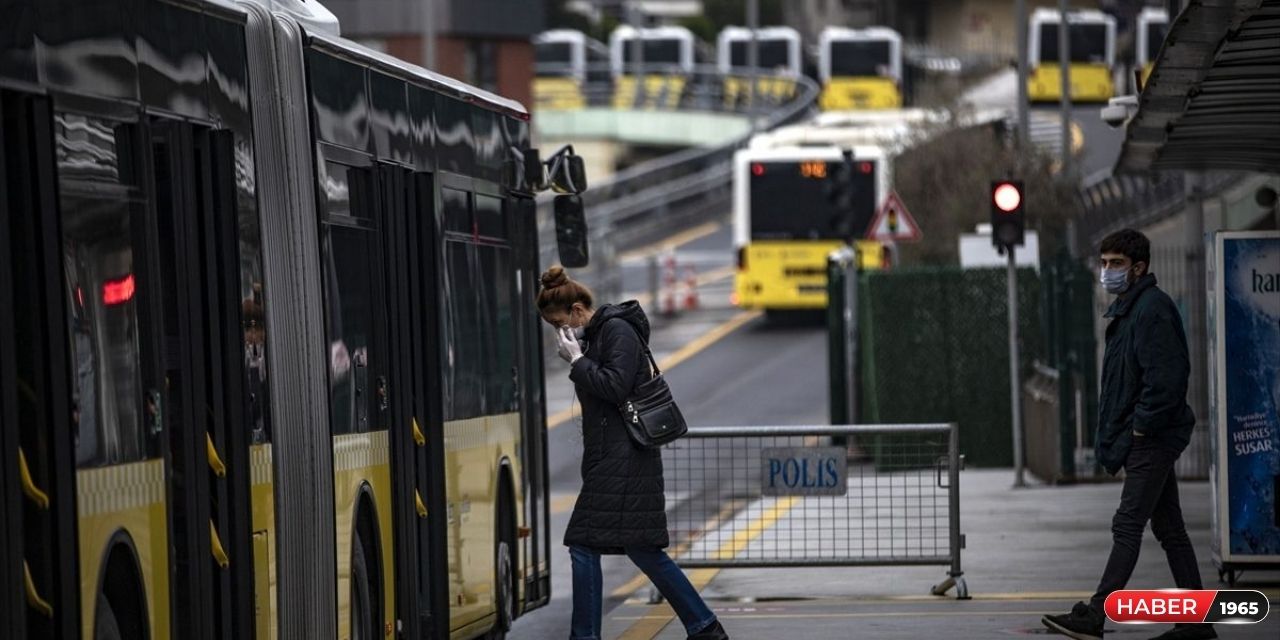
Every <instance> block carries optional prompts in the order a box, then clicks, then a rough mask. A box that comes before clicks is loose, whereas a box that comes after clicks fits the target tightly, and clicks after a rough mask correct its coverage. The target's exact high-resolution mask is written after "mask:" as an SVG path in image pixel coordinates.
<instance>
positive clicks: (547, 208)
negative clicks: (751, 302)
mask: <svg viewBox="0 0 1280 640" xmlns="http://www.w3.org/2000/svg"><path fill="white" fill-rule="evenodd" d="M659 73H661V74H662V77H667V78H669V77H675V76H677V75H678V74H674V73H672V72H671V71H670V70H659V69H657V68H655V72H654V74H653V76H654V77H656V76H658V75H659ZM647 77H648V74H647ZM683 77H684V78H685V83H684V86H685V91H686V92H687V93H689V94H690V95H691V96H693V97H691V98H689V99H688V100H684V99H682V100H681V101H678V102H677V103H675V105H674V108H677V109H681V108H689V109H703V110H706V109H715V110H723V111H732V112H741V113H752V114H754V115H752V116H751V117H753V118H754V119H755V120H756V122H757V130H759V131H767V130H770V129H773V128H776V127H778V126H781V125H784V124H789V123H791V122H794V121H796V120H798V119H799V118H801V117H803V116H805V115H806V114H807V113H808V111H809V109H810V107H811V106H812V105H813V103H814V102H815V101H816V100H817V97H818V92H819V88H818V85H817V84H816V83H814V82H813V81H812V80H809V79H808V78H804V77H799V78H790V77H787V78H783V77H782V76H765V75H760V76H757V77H756V79H757V81H759V82H760V83H761V84H767V83H770V82H777V81H779V80H780V79H785V80H787V81H789V82H792V83H794V87H795V91H794V92H793V93H791V94H790V97H789V98H788V99H787V100H786V101H782V102H771V101H769V100H764V99H761V100H758V101H757V102H756V103H754V104H755V107H752V103H750V101H740V100H734V101H726V100H725V99H723V97H724V94H725V92H728V91H731V90H730V89H729V88H727V87H729V86H730V84H731V83H732V82H733V81H735V80H736V81H739V82H741V83H745V84H746V86H749V81H750V77H749V76H736V75H730V76H726V75H724V74H721V73H720V72H719V70H716V69H714V68H712V67H698V68H696V69H695V70H694V71H693V72H692V73H690V74H685V75H684V76H683ZM608 82H610V83H612V82H615V81H614V80H612V79H610V80H609V81H608ZM586 84H587V85H590V83H589V82H588V83H586ZM638 84H640V85H641V86H647V84H646V83H645V82H641V83H638ZM717 86H718V87H719V89H715V87H717ZM715 91H719V92H720V93H719V94H716V93H714V92H715ZM588 93H590V92H588ZM717 95H719V96H720V98H719V99H717V97H716V96H717ZM758 95H761V94H758ZM708 96H710V97H708ZM755 109H764V111H758V112H757V111H755ZM750 139H751V135H750V134H746V135H742V136H739V137H737V138H735V139H733V140H730V141H728V142H726V143H724V144H721V145H718V146H714V147H702V148H689V149H685V150H683V151H679V152H676V153H672V154H670V155H666V156H662V157H660V158H656V159H654V160H650V161H648V162H643V163H640V164H636V165H634V166H631V167H628V168H626V169H624V170H622V171H620V172H618V173H617V174H615V175H613V176H612V177H610V178H608V179H606V180H602V181H599V182H597V183H593V184H591V186H590V188H589V189H588V190H587V191H586V192H585V193H583V194H582V198H583V205H584V206H585V207H586V211H587V224H588V228H589V233H590V235H589V242H590V246H591V261H592V266H591V267H589V268H588V269H587V270H585V271H584V272H582V273H581V274H577V275H579V276H581V277H582V278H583V279H584V280H585V281H586V282H588V283H589V284H591V285H592V286H593V287H595V288H596V289H597V291H598V292H599V293H601V294H602V295H603V296H605V297H606V298H609V297H616V296H617V295H619V294H621V293H622V292H621V290H620V286H619V284H620V283H619V282H618V278H617V273H616V272H617V269H616V266H617V265H616V256H617V254H618V253H619V251H620V250H621V249H625V248H628V247H630V246H633V245H634V243H635V242H638V241H639V240H640V239H642V238H645V237H647V236H649V235H652V234H653V233H654V232H655V231H656V230H657V229H658V228H662V229H671V228H679V227H680V226H683V225H687V224H690V223H691V222H692V221H696V220H698V219H702V218H705V217H707V216H709V215H712V214H714V213H716V212H719V211H724V210H725V209H726V208H727V207H728V205H729V201H730V186H731V168H732V167H731V165H732V160H733V154H734V152H735V151H736V150H738V149H739V148H741V147H743V146H745V145H746V144H747V142H748V141H750ZM538 220H539V240H540V246H541V248H542V262H543V265H544V266H549V265H550V264H553V263H554V262H555V228H554V221H553V219H552V214H551V203H550V200H549V199H547V200H544V201H542V202H540V203H539V208H538Z"/></svg>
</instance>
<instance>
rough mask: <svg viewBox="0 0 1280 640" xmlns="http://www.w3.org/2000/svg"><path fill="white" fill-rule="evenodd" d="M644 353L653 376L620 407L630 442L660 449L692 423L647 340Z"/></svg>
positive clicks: (637, 388) (683, 432) (637, 387)
mask: <svg viewBox="0 0 1280 640" xmlns="http://www.w3.org/2000/svg"><path fill="white" fill-rule="evenodd" d="M644 355H645V356H646V357H647V358H649V365H650V366H651V367H652V368H653V377H652V378H650V379H649V380H648V381H646V382H641V383H640V384H637V385H636V387H635V389H632V390H631V397H629V398H627V401H626V402H625V403H623V405H622V406H621V407H619V410H620V411H621V412H622V421H623V423H625V424H626V425H627V433H628V434H630V436H631V441H632V442H633V443H635V445H636V446H637V447H640V448H641V449H657V448H658V447H661V446H662V445H664V444H667V443H668V442H672V441H674V440H676V439H677V438H679V437H681V436H683V435H684V434H686V433H688V432H689V425H688V424H686V423H685V421H684V415H683V414H681V413H680V407H677V406H676V401H675V398H673V397H671V387H669V386H667V381H666V380H665V379H663V377H662V372H661V371H659V370H658V363H656V362H654V361H653V354H652V353H651V352H650V351H649V345H648V343H645V345H644Z"/></svg>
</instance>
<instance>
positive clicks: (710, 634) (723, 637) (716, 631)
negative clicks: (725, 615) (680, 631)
mask: <svg viewBox="0 0 1280 640" xmlns="http://www.w3.org/2000/svg"><path fill="white" fill-rule="evenodd" d="M689 640H729V634H727V633H725V631H724V627H722V626H720V621H719V620H716V621H715V622H712V623H711V626H709V627H707V628H706V629H703V630H702V631H699V632H697V633H695V634H693V635H691V636H689Z"/></svg>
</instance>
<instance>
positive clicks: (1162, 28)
mask: <svg viewBox="0 0 1280 640" xmlns="http://www.w3.org/2000/svg"><path fill="white" fill-rule="evenodd" d="M1167 35H1169V23H1168V22H1152V23H1149V24H1148V25H1147V62H1148V63H1151V62H1155V60H1156V56H1157V55H1159V54H1160V45H1162V44H1164V38H1165V36H1167Z"/></svg>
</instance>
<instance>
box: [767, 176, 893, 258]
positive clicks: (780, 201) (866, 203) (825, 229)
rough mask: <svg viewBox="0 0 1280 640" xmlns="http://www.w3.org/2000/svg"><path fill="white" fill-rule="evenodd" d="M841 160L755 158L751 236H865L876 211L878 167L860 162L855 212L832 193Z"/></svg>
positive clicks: (769, 238) (778, 237) (768, 238)
mask: <svg viewBox="0 0 1280 640" xmlns="http://www.w3.org/2000/svg"><path fill="white" fill-rule="evenodd" d="M841 164H842V163H841V162H838V161H836V162H821V161H818V162H755V163H752V165H751V196H750V197H751V200H750V202H751V205H750V216H751V238H752V239H755V240H792V239H812V240H817V239H847V238H849V237H851V236H855V235H861V233H862V231H864V230H865V228H866V226H867V225H868V224H870V221H871V216H872V214H873V213H874V211H875V207H876V202H875V200H876V197H875V187H876V177H875V168H874V167H875V165H874V164H873V163H871V162H860V163H858V165H859V168H858V170H856V171H854V174H853V175H854V181H855V184H856V185H857V187H858V189H857V191H856V195H855V197H854V202H853V207H852V211H850V210H846V209H842V208H841V207H839V206H837V205H836V204H834V203H833V202H832V201H831V200H830V198H829V197H828V193H829V192H830V189H829V188H828V184H829V182H830V181H831V180H832V179H833V178H834V177H835V176H837V175H838V172H839V171H841Z"/></svg>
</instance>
